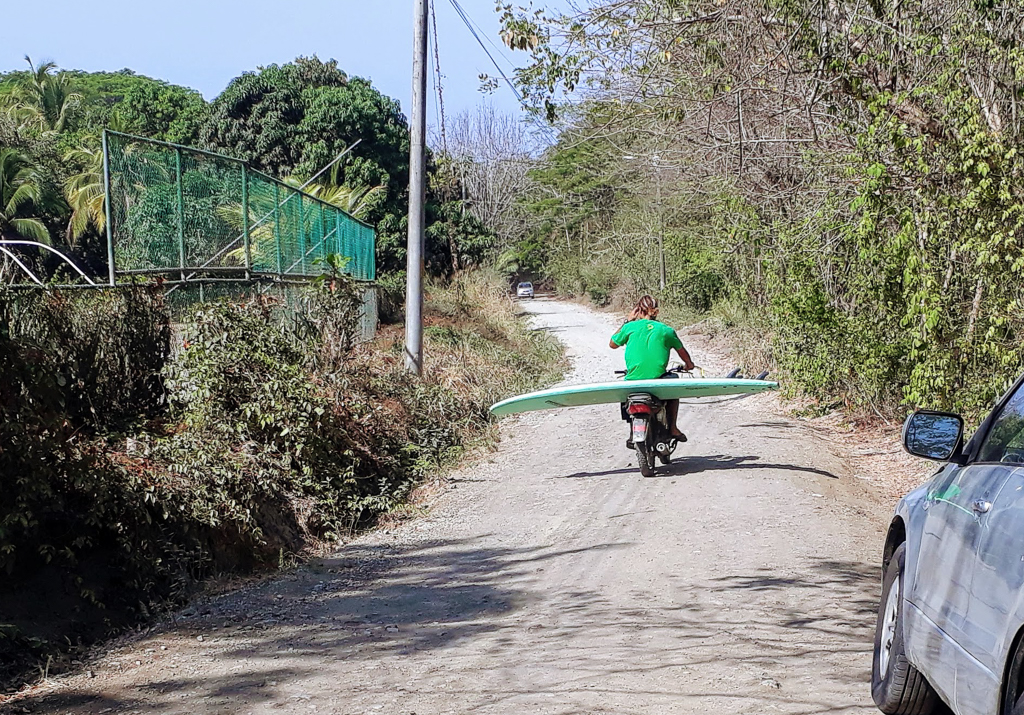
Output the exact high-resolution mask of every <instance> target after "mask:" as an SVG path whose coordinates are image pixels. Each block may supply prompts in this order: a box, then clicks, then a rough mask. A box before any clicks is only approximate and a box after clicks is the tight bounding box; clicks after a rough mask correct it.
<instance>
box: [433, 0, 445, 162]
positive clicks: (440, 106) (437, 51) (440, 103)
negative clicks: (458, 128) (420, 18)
mask: <svg viewBox="0 0 1024 715" xmlns="http://www.w3.org/2000/svg"><path fill="white" fill-rule="evenodd" d="M435 4H436V3H434V2H431V3H430V20H431V23H432V24H433V29H434V70H435V72H436V73H437V113H438V116H439V120H440V123H441V150H442V151H443V152H444V153H445V155H446V156H447V154H448V128H447V126H446V121H445V115H444V80H443V78H444V75H442V74H441V48H440V44H441V43H440V39H439V38H438V34H437V14H436V13H435V12H434V5H435Z"/></svg>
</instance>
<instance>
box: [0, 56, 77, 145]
mask: <svg viewBox="0 0 1024 715" xmlns="http://www.w3.org/2000/svg"><path fill="white" fill-rule="evenodd" d="M25 61H26V62H28V66H29V73H28V76H27V77H23V78H21V80H20V81H19V82H18V86H17V88H16V89H15V91H14V92H12V93H11V94H10V95H9V97H8V98H7V100H6V102H5V103H6V104H7V105H8V106H9V107H10V109H11V110H12V115H13V116H14V117H15V118H16V119H17V120H19V121H20V122H21V123H22V124H26V125H33V126H37V127H39V128H40V129H42V130H43V131H53V132H62V131H64V130H65V129H67V128H68V125H69V123H70V120H71V117H72V115H73V113H74V110H75V109H77V108H78V105H79V104H80V103H81V101H82V95H81V94H79V93H78V92H75V91H74V86H73V83H72V79H71V76H70V75H68V73H67V72H57V71H56V70H57V65H56V64H55V63H53V62H44V63H43V64H41V65H39V66H38V67H36V66H35V65H34V64H32V59H31V58H30V57H29V56H28V55H25Z"/></svg>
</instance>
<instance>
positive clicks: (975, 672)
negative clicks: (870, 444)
mask: <svg viewBox="0 0 1024 715" xmlns="http://www.w3.org/2000/svg"><path fill="white" fill-rule="evenodd" d="M963 433H964V421H963V419H962V418H961V417H960V416H959V415H954V414H949V413H942V412H917V413H915V414H913V415H911V416H910V417H909V418H908V419H907V422H906V424H905V425H904V427H903V444H904V447H905V448H906V449H907V451H908V452H910V453H911V454H914V455H917V456H919V457H926V458H928V459H934V460H939V461H942V462H945V466H943V467H942V468H941V469H940V470H939V471H938V472H937V473H936V474H935V475H934V476H933V477H932V479H931V481H930V482H928V483H927V484H925V485H923V486H921V487H918V488H917V489H914V490H913V491H911V492H910V493H909V494H907V495H906V496H904V497H903V498H902V499H901V500H900V502H899V504H897V506H896V511H895V514H894V516H893V519H892V523H891V525H890V526H889V532H888V535H887V537H886V542H885V548H884V550H883V556H882V567H883V572H884V577H883V580H882V598H881V603H880V605H879V611H878V623H877V625H876V628H875V653H874V665H873V667H872V673H871V694H872V697H873V698H874V701H875V704H876V705H877V706H878V707H879V709H880V710H881V711H882V712H885V713H900V714H901V715H911V714H914V715H925V714H927V713H933V712H946V711H945V709H944V708H943V703H944V704H945V705H948V706H949V708H951V709H952V710H953V711H954V712H955V713H956V714H957V715H1024V642H1022V635H1024V377H1022V378H1021V379H1020V380H1018V381H1017V383H1016V384H1015V385H1014V386H1013V388H1011V389H1010V391H1009V392H1007V393H1006V395H1004V396H1003V397H1002V398H1001V399H1000V400H999V402H998V403H997V404H996V407H995V409H994V410H993V411H992V412H991V414H989V416H988V417H987V418H986V419H985V420H984V422H982V424H981V427H979V428H978V431H977V432H976V433H975V434H974V436H973V437H972V438H971V440H970V441H969V442H967V444H964V438H963ZM940 701H941V702H940Z"/></svg>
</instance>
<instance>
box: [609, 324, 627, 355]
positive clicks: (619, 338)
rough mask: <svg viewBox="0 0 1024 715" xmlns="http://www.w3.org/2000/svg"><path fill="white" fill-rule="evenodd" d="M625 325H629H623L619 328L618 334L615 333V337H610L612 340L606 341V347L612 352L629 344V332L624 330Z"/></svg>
mask: <svg viewBox="0 0 1024 715" xmlns="http://www.w3.org/2000/svg"><path fill="white" fill-rule="evenodd" d="M627 325H629V323H624V324H623V326H622V327H621V328H619V332H617V333H615V335H613V336H612V339H611V340H609V341H608V347H610V348H611V349H612V350H618V349H619V348H621V347H622V346H623V345H625V344H626V343H627V342H629V330H627V328H626V326H627Z"/></svg>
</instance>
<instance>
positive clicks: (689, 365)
mask: <svg viewBox="0 0 1024 715" xmlns="http://www.w3.org/2000/svg"><path fill="white" fill-rule="evenodd" d="M676 352H677V353H678V354H679V359H680V360H682V361H683V367H684V368H686V369H687V370H692V369H693V360H691V359H690V353H688V352H687V351H686V348H682V347H680V348H676Z"/></svg>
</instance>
